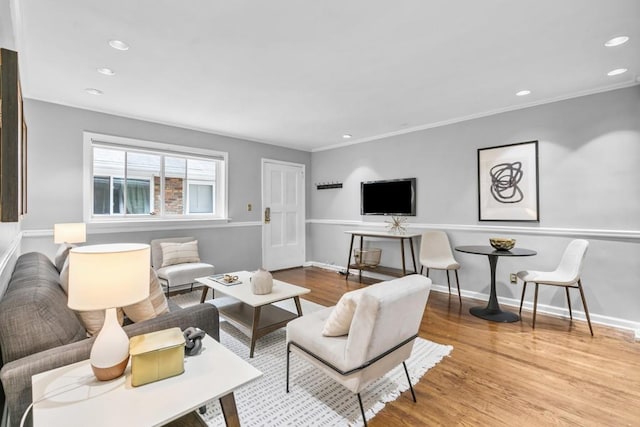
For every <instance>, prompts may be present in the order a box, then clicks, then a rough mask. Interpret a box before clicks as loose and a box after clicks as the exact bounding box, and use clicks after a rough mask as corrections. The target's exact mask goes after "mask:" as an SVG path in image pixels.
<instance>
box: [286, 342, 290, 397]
mask: <svg viewBox="0 0 640 427" xmlns="http://www.w3.org/2000/svg"><path fill="white" fill-rule="evenodd" d="M290 346H291V344H290V343H287V393H289V355H290V354H291V349H290Z"/></svg>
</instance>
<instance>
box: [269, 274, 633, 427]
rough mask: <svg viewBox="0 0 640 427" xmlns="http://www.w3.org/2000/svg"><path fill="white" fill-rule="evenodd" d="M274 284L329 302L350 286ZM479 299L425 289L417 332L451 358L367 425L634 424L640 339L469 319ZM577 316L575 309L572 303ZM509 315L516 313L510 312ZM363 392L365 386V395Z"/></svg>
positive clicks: (295, 278) (565, 323)
mask: <svg viewBox="0 0 640 427" xmlns="http://www.w3.org/2000/svg"><path fill="white" fill-rule="evenodd" d="M274 277H275V278H276V279H280V280H283V281H286V282H290V283H294V284H297V285H300V286H304V287H307V288H309V289H311V293H309V294H307V295H305V296H304V298H306V299H308V300H310V301H313V302H316V303H318V304H322V305H326V306H330V305H334V304H335V303H336V302H337V301H338V299H339V298H340V296H342V294H343V293H344V292H346V291H349V290H353V289H358V288H360V287H361V286H363V285H361V284H359V283H358V282H357V276H356V277H354V278H353V279H350V280H349V281H346V280H345V278H344V276H341V275H339V274H337V273H336V272H332V271H328V270H323V269H319V268H314V267H309V268H297V269H291V270H284V271H279V272H275V273H274ZM484 304H486V302H485V301H478V300H472V299H467V298H463V299H462V307H460V305H459V303H458V297H457V296H456V295H451V296H449V295H448V294H443V293H440V292H435V291H433V292H431V294H430V296H429V301H428V303H427V308H426V310H425V315H424V318H423V320H422V324H421V327H420V333H419V334H420V336H421V337H423V338H426V339H429V340H431V341H435V342H438V343H441V344H450V345H453V352H452V353H451V356H450V357H447V358H445V359H444V360H443V361H442V362H441V363H440V364H438V365H437V366H435V367H434V368H432V369H431V370H429V372H428V373H427V374H426V375H425V376H424V377H422V379H421V380H420V382H419V384H418V385H417V386H416V387H415V390H416V397H417V399H418V402H417V403H413V401H412V400H411V395H410V393H409V392H405V393H403V395H402V396H400V397H399V398H398V399H396V400H395V401H394V402H391V403H388V404H387V405H386V407H385V408H384V409H383V410H382V411H381V412H380V413H378V415H376V417H375V418H374V419H373V420H372V421H371V422H370V423H369V425H370V426H371V427H375V426H390V425H394V426H395V425H411V426H422V425H428V426H434V425H447V426H451V425H465V426H501V425H511V426H550V425H576V426H640V342H634V338H633V335H632V334H631V333H630V332H627V331H620V330H616V329H613V328H608V327H603V326H599V325H594V333H595V336H594V337H591V335H590V334H589V328H588V326H587V324H586V322H581V321H573V322H569V320H568V319H560V318H555V317H551V316H545V315H540V314H539V315H538V319H537V321H536V329H535V330H532V329H531V313H530V312H528V311H527V312H525V311H524V310H523V320H522V321H520V322H515V323H493V322H489V321H486V320H482V319H479V318H477V317H474V316H472V315H471V314H469V308H470V307H472V306H475V305H484ZM575 309H577V310H579V309H581V307H575ZM516 311H517V310H516ZM364 393H366V389H365V391H364Z"/></svg>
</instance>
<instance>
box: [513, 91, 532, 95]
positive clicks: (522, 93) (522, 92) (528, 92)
mask: <svg viewBox="0 0 640 427" xmlns="http://www.w3.org/2000/svg"><path fill="white" fill-rule="evenodd" d="M530 93H531V91H530V90H521V91H520V92H517V93H516V96H525V95H529V94H530Z"/></svg>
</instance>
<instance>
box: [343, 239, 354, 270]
mask: <svg viewBox="0 0 640 427" xmlns="http://www.w3.org/2000/svg"><path fill="white" fill-rule="evenodd" d="M354 237H355V235H353V234H352V235H351V244H350V245H349V258H347V273H346V274H345V275H344V279H345V280H349V267H351V253H352V252H353V238H354Z"/></svg>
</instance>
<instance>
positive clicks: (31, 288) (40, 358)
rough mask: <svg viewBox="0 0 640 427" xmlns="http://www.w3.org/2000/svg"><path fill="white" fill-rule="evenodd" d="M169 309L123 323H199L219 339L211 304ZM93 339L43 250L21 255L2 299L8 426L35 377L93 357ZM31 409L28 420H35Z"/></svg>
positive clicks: (146, 326)
mask: <svg viewBox="0 0 640 427" xmlns="http://www.w3.org/2000/svg"><path fill="white" fill-rule="evenodd" d="M169 308H170V312H169V313H167V314H164V315H161V316H158V317H156V318H155V319H150V320H146V321H143V322H139V323H134V324H130V325H127V326H125V327H124V330H125V331H126V332H127V334H128V335H129V336H135V335H140V334H144V333H147V332H151V331H156V330H161V329H166V328H170V327H176V326H177V327H179V328H181V329H185V328H187V327H189V326H196V327H199V328H200V329H203V330H204V331H206V332H207V334H209V335H210V336H212V337H213V338H215V339H216V340H219V325H218V312H217V309H216V308H215V307H214V306H213V305H211V304H198V305H196V306H193V307H188V308H184V309H182V308H180V307H178V306H177V305H175V304H173V303H172V302H171V301H169ZM93 340H94V339H93V338H87V337H86V331H85V329H84V326H83V325H82V324H81V323H80V321H79V320H78V318H77V317H76V315H75V313H74V312H73V310H71V309H70V308H68V307H67V297H66V295H65V293H64V291H63V290H62V288H61V287H60V282H59V273H58V270H57V269H56V267H55V265H54V264H53V263H52V262H51V260H49V258H47V257H46V256H45V255H43V254H41V253H37V252H31V253H27V254H24V255H22V256H20V257H19V258H18V260H17V262H16V265H15V268H14V271H13V274H12V276H11V280H10V281H9V285H8V287H7V291H6V292H5V294H4V296H3V297H2V300H0V350H1V355H2V361H1V362H2V363H3V365H2V369H1V370H0V379H1V380H2V387H3V389H4V395H5V405H6V406H7V408H8V415H9V422H8V423H7V425H8V426H11V427H13V426H19V425H20V419H21V417H22V414H23V413H24V411H25V410H26V409H27V408H28V406H29V405H30V403H31V376H32V375H34V374H37V373H40V372H44V371H47V370H50V369H54V368H57V367H60V366H64V365H68V364H71V363H75V362H79V361H81V360H85V359H88V358H89V353H90V351H91V346H92V344H93ZM31 424H32V423H31V414H30V415H29V418H28V420H27V423H26V424H25V425H31Z"/></svg>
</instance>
